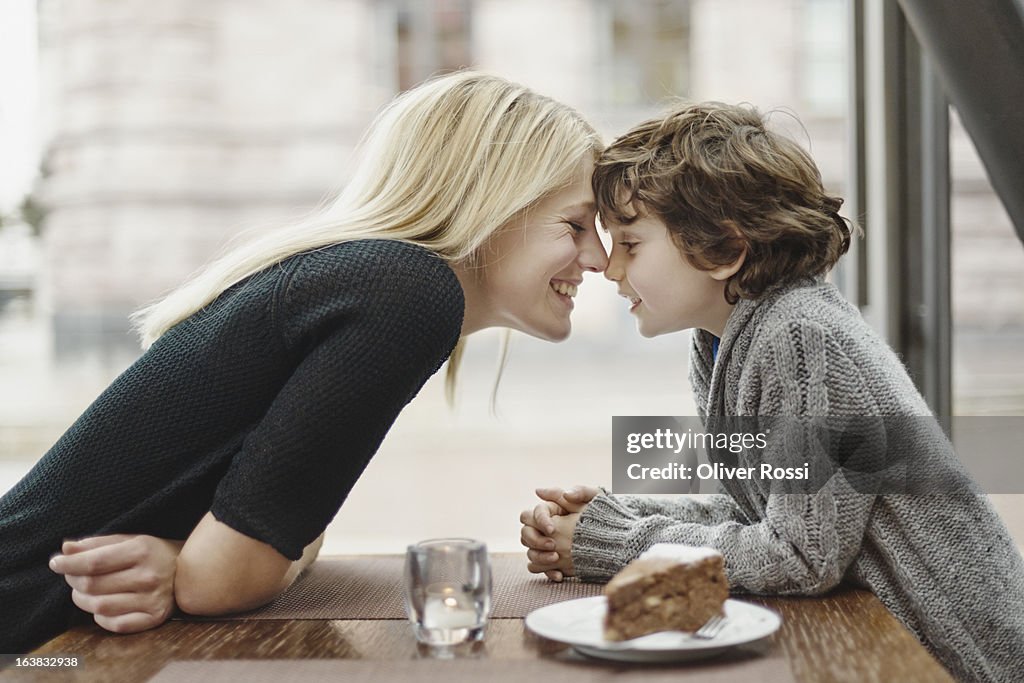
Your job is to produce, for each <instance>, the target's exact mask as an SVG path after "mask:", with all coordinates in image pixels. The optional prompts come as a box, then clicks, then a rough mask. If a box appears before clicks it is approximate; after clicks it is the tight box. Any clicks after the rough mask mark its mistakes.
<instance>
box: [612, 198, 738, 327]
mask: <svg viewBox="0 0 1024 683" xmlns="http://www.w3.org/2000/svg"><path fill="white" fill-rule="evenodd" d="M605 227H606V228H607V229H608V232H609V233H610V234H611V237H612V252H611V256H610V258H609V261H608V268H607V270H605V277H606V278H608V279H609V280H611V281H612V282H615V283H616V284H618V286H619V294H620V295H621V296H623V297H626V298H627V299H629V300H630V303H631V306H630V309H629V311H630V313H632V314H633V315H635V316H636V318H637V328H638V329H639V331H640V334H642V335H643V336H645V337H656V336H658V335H659V334H666V333H668V332H678V331H680V330H686V329H690V328H694V327H699V328H702V329H706V330H708V331H709V332H711V333H712V334H716V335H718V336H721V334H722V329H723V328H724V327H725V321H726V320H727V319H728V317H729V313H730V311H731V310H732V306H730V305H729V304H728V302H726V300H725V295H724V291H725V282H724V281H722V280H719V279H716V278H715V277H713V276H712V274H711V272H709V271H704V270H700V269H698V268H695V267H694V266H692V265H690V262H689V261H688V260H687V259H686V257H685V256H683V254H682V252H681V251H680V250H679V248H678V247H677V246H676V243H675V242H674V241H673V240H672V237H671V235H670V234H669V231H668V229H667V228H666V227H665V224H664V223H663V222H661V220H659V219H658V218H656V217H654V216H651V215H649V214H643V215H641V216H640V217H639V218H638V219H637V220H636V221H634V222H633V223H631V224H630V225H619V224H616V223H613V222H609V223H606V224H605Z"/></svg>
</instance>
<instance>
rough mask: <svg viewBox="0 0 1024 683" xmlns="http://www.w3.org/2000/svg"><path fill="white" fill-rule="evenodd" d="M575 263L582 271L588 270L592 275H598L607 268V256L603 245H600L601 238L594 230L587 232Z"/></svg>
mask: <svg viewBox="0 0 1024 683" xmlns="http://www.w3.org/2000/svg"><path fill="white" fill-rule="evenodd" d="M577 261H578V262H579V264H580V267H581V268H583V270H589V271H590V272H592V273H600V272H601V271H603V270H604V269H605V268H607V267H608V254H606V253H605V251H604V245H603V244H601V238H600V237H598V235H597V231H596V230H595V231H588V233H587V235H586V238H585V239H584V240H583V243H582V244H581V245H580V250H579V258H578V259H577Z"/></svg>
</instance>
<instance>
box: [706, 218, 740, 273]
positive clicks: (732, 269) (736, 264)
mask: <svg viewBox="0 0 1024 683" xmlns="http://www.w3.org/2000/svg"><path fill="white" fill-rule="evenodd" d="M724 227H725V228H726V229H729V230H731V231H732V233H733V242H734V243H735V244H736V246H738V247H739V250H740V253H739V255H738V256H737V257H736V258H735V259H734V260H733V262H732V263H726V264H724V265H721V266H715V267H714V268H713V269H711V270H710V271H708V274H709V275H711V277H713V278H714V279H716V280H728V279H729V278H731V277H732V276H733V275H735V274H736V273H738V272H739V270H740V268H742V267H743V263H744V262H745V261H746V260H747V242H746V240H745V239H743V233H741V232H740V230H739V228H737V227H736V226H735V225H733V223H732V222H731V221H725V222H724Z"/></svg>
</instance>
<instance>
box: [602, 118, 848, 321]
mask: <svg viewBox="0 0 1024 683" xmlns="http://www.w3.org/2000/svg"><path fill="white" fill-rule="evenodd" d="M593 185H594V195H595V196H596V198H597V206H598V211H599V213H600V215H601V218H602V221H603V222H606V223H607V222H608V221H609V220H611V221H614V222H616V223H619V224H623V225H628V224H630V223H632V222H633V221H635V220H636V219H637V218H638V217H640V216H643V215H647V214H650V215H653V216H655V217H657V218H659V219H660V220H661V221H662V222H663V223H665V225H666V226H667V227H668V230H669V232H670V233H671V235H672V237H673V239H674V241H675V243H676V245H677V246H678V247H679V249H680V250H681V251H682V253H683V255H684V256H686V258H687V259H688V260H689V261H690V263H692V264H693V265H694V267H696V268H700V269H703V270H710V269H712V268H714V267H716V266H719V265H727V264H730V263H733V262H734V261H735V260H736V259H737V258H738V257H739V255H740V254H741V253H742V250H743V248H746V250H747V254H746V260H745V261H744V263H743V266H742V267H741V268H740V270H739V271H738V272H737V273H736V274H735V275H733V276H732V277H731V278H730V279H729V282H728V283H727V284H726V288H725V298H726V300H727V301H728V302H729V303H731V304H734V303H736V302H737V301H738V300H739V299H740V298H746V299H752V298H756V297H758V296H760V295H761V294H762V293H764V292H765V291H766V290H767V289H768V288H770V287H772V286H774V285H779V284H784V283H787V282H792V281H794V280H798V279H803V278H806V277H810V276H816V275H820V274H822V273H824V272H826V271H828V270H829V269H830V268H831V267H832V266H833V265H835V263H836V261H838V260H839V257H840V256H842V255H843V254H845V253H846V251H847V249H849V247H850V237H851V233H852V232H854V231H857V230H858V229H857V227H856V226H855V225H854V224H852V223H848V222H847V220H846V219H844V218H843V217H841V216H840V215H839V214H838V213H837V212H838V210H839V207H840V206H841V205H842V203H843V200H842V198H840V197H837V196H833V195H830V194H828V193H827V192H826V191H825V189H824V187H823V186H822V182H821V174H820V173H819V171H818V167H817V166H816V165H815V163H814V161H813V160H812V159H811V157H810V156H809V155H808V154H807V153H806V152H805V151H804V150H803V149H801V148H800V146H799V145H797V144H796V143H795V142H793V141H791V140H789V139H787V138H785V137H783V136H782V135H779V134H777V133H774V132H771V131H769V130H768V129H767V127H766V124H765V118H764V116H762V114H761V113H760V112H759V111H758V110H757V109H755V108H753V107H748V106H743V105H728V104H722V103H719V102H705V103H702V104H692V105H685V106H682V107H680V108H677V109H675V110H673V111H671V112H670V113H669V114H667V115H666V116H665V117H663V118H660V119H655V120H651V121H647V122H645V123H642V124H640V125H638V126H636V127H635V128H633V129H632V130H630V131H629V132H628V133H626V134H625V135H623V136H621V137H619V138H618V139H617V140H615V142H613V143H612V144H611V146H610V147H608V148H607V149H606V150H605V151H604V153H603V154H602V155H601V157H600V159H599V160H598V162H597V165H596V168H595V170H594V178H593Z"/></svg>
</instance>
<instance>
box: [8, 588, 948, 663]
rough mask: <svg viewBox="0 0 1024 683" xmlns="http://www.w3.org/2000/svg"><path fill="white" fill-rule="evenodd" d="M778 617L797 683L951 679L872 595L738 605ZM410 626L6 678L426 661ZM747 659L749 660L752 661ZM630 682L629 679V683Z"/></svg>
mask: <svg viewBox="0 0 1024 683" xmlns="http://www.w3.org/2000/svg"><path fill="white" fill-rule="evenodd" d="M742 599H744V600H748V601H750V602H755V603H759V604H762V605H764V606H766V607H769V608H771V609H774V610H776V611H777V612H779V613H780V614H781V615H782V628H781V629H780V630H779V631H777V632H776V633H775V634H774V635H773V636H771V637H770V638H768V639H767V640H765V641H764V642H762V643H759V644H758V645H756V646H753V647H752V648H751V651H752V652H754V653H756V654H757V655H760V656H765V657H782V658H784V659H785V661H786V663H787V664H788V666H789V669H790V672H791V674H792V676H793V678H794V679H795V680H796V681H801V682H804V681H857V682H858V683H860V682H870V681H952V680H953V679H952V678H951V677H950V676H949V675H948V674H947V673H946V671H945V669H943V667H942V666H941V665H940V664H939V663H938V662H937V661H936V660H935V659H934V658H933V657H932V656H931V655H930V654H929V653H928V652H927V651H926V650H925V649H924V647H922V646H921V645H920V644H919V643H918V642H917V640H916V639H915V638H914V636H913V635H911V633H910V632H909V631H907V630H906V629H905V628H904V627H903V626H902V625H901V624H900V623H899V622H898V621H897V620H896V619H895V618H894V617H893V616H892V615H891V614H889V612H888V611H887V610H886V609H885V607H884V606H883V605H882V604H881V603H880V602H879V601H878V599H877V598H875V597H874V596H873V595H872V594H870V593H868V592H866V591H862V590H857V589H851V588H840V589H838V590H836V591H834V592H832V593H830V594H829V595H827V596H824V597H816V598H765V597H754V596H742ZM566 650H567V647H566V646H565V645H562V644H560V643H556V642H553V641H550V640H546V639H544V638H540V637H538V636H535V635H534V634H532V633H530V632H529V631H528V630H526V628H525V626H524V623H523V620H522V619H491V620H490V622H489V624H488V627H487V636H486V640H485V641H484V642H483V643H480V644H477V646H476V647H475V648H474V651H473V655H472V656H474V657H483V658H487V659H496V660H523V659H536V658H545V657H559V656H563V655H564V654H565V652H566ZM423 651H424V648H422V646H417V644H416V642H415V639H414V638H413V634H412V631H411V629H410V627H409V624H408V622H406V621H405V620H396V619H390V620H380V619H377V620H333V621H328V620H322V621H314V620H301V621H300V620H287V621H276V620H264V621H253V620H250V621H218V622H192V621H171V622H168V623H167V624H164V625H163V626H161V627H160V628H158V629H155V630H152V631H146V632H144V633H138V634H133V635H125V636H121V635H114V634H111V633H107V632H106V631H103V630H102V629H100V628H99V627H97V626H95V625H92V624H90V625H86V626H77V627H75V628H73V629H71V630H70V631H67V632H66V633H64V634H62V635H60V636H58V637H56V638H54V639H53V640H51V641H50V642H48V643H46V644H45V645H43V646H42V647H40V648H38V649H37V650H35V652H33V653H32V656H45V655H48V654H62V655H73V656H77V657H79V658H82V660H83V662H84V664H83V666H82V667H80V668H78V669H73V670H72V669H68V670H49V671H44V670H41V669H31V670H29V669H24V670H18V669H15V668H8V669H7V670H5V671H3V672H0V679H3V680H26V681H27V680H32V681H51V680H52V681H103V682H104V683H106V682H108V681H117V682H118V683H132V682H133V681H145V680H148V679H149V678H150V677H152V676H154V675H155V674H156V673H157V672H159V671H160V670H161V669H162V668H163V667H164V666H165V665H166V664H168V663H169V662H173V661H178V660H224V659H332V658H333V659H376V660H398V659H402V660H407V659H410V658H416V657H417V656H423ZM746 654H747V656H749V652H748V653H746ZM627 679H628V676H627Z"/></svg>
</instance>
